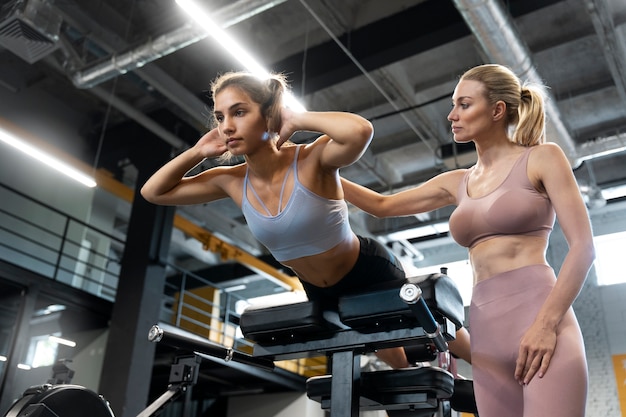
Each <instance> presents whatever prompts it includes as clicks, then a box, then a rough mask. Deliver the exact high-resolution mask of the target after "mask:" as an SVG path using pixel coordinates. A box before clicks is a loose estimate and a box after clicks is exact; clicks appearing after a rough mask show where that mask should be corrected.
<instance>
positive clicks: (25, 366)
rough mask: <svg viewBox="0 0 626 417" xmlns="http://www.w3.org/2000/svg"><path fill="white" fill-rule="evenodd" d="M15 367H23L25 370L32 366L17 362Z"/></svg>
mask: <svg viewBox="0 0 626 417" xmlns="http://www.w3.org/2000/svg"><path fill="white" fill-rule="evenodd" d="M17 367H18V368H19V369H23V370H25V371H30V370H31V369H32V368H31V367H30V365H26V364H25V363H18V364H17Z"/></svg>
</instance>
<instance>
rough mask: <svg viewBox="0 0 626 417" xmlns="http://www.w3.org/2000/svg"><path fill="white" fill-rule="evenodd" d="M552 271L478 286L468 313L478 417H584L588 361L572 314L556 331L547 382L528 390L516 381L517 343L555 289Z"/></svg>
mask: <svg viewBox="0 0 626 417" xmlns="http://www.w3.org/2000/svg"><path fill="white" fill-rule="evenodd" d="M555 282H556V277H555V275H554V271H553V270H552V268H550V267H548V266H545V265H530V266H526V267H522V268H519V269H515V270H513V271H507V272H504V273H502V274H498V275H496V276H494V277H491V278H489V279H486V280H484V281H481V282H479V283H478V284H476V286H475V287H474V290H473V294H472V303H471V305H470V310H469V324H470V333H471V338H470V339H471V351H472V378H473V379H474V393H475V395H476V404H477V405H478V414H479V415H480V417H503V416H507V417H538V416H539V417H540V416H550V417H579V416H580V417H582V416H584V415H585V406H586V399H587V361H586V358H585V348H584V344H583V339H582V334H581V332H580V328H579V327H578V322H577V321H576V317H575V315H574V311H573V309H572V308H570V309H569V311H568V312H567V313H566V314H565V316H564V317H563V320H562V321H561V323H560V324H559V327H558V335H557V345H556V350H555V352H554V356H553V357H552V360H551V361H550V366H549V367H548V370H547V372H546V374H545V375H544V377H543V378H539V377H537V376H536V375H535V377H534V378H533V379H532V380H531V381H530V383H529V384H528V385H526V386H524V387H522V386H521V385H519V383H518V382H517V381H516V380H515V378H514V372H515V360H516V359H517V355H518V350H519V342H520V339H521V337H522V336H523V334H524V332H525V331H526V329H528V327H530V324H531V323H532V322H533V320H534V318H535V317H536V315H537V313H538V311H539V309H540V308H541V305H542V304H543V302H544V300H545V299H546V297H547V296H548V293H549V292H550V290H551V289H552V287H554V284H555Z"/></svg>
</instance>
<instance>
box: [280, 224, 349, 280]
mask: <svg viewBox="0 0 626 417" xmlns="http://www.w3.org/2000/svg"><path fill="white" fill-rule="evenodd" d="M359 251H360V244H359V239H358V238H357V237H356V236H353V239H351V240H350V241H348V242H342V243H340V244H338V245H337V246H335V247H334V248H332V249H329V250H327V251H326V252H323V253H320V254H318V255H312V256H305V257H303V258H297V259H292V260H290V261H285V262H283V265H285V266H287V267H289V268H291V269H292V270H293V271H294V272H295V273H296V275H298V278H300V279H301V280H302V281H306V282H308V283H310V284H313V285H315V286H317V287H330V286H331V285H335V284H336V283H337V282H339V281H340V280H341V279H342V278H343V277H344V276H346V275H347V274H348V272H350V270H351V269H352V268H353V267H354V264H355V263H356V261H357V259H358V257H359Z"/></svg>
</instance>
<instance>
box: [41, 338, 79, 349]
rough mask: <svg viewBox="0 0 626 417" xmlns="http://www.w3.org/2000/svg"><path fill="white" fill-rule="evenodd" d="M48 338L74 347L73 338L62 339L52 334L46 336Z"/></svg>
mask: <svg viewBox="0 0 626 417" xmlns="http://www.w3.org/2000/svg"><path fill="white" fill-rule="evenodd" d="M48 340H50V341H51V342H55V343H58V344H59V345H65V346H69V347H76V342H74V341H73V340H68V339H63V338H61V337H57V336H52V335H50V336H48Z"/></svg>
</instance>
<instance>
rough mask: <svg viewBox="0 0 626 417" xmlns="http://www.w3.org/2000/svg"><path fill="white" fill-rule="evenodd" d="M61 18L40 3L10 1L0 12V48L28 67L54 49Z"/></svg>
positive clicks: (50, 8)
mask: <svg viewBox="0 0 626 417" xmlns="http://www.w3.org/2000/svg"><path fill="white" fill-rule="evenodd" d="M61 22H62V19H61V16H60V15H58V14H56V13H55V11H54V9H53V8H52V6H50V4H48V3H44V2H43V1H42V0H14V1H10V2H8V3H6V4H5V5H3V6H2V8H1V9H0V46H3V47H5V48H6V49H8V50H9V51H11V52H13V53H14V54H15V55H17V56H19V57H20V58H22V59H23V60H25V61H26V62H28V63H29V64H32V63H35V62H37V61H39V60H40V59H41V58H43V57H45V56H46V55H48V54H50V53H51V52H52V51H54V50H55V49H56V48H57V47H58V40H59V31H60V29H61Z"/></svg>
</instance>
